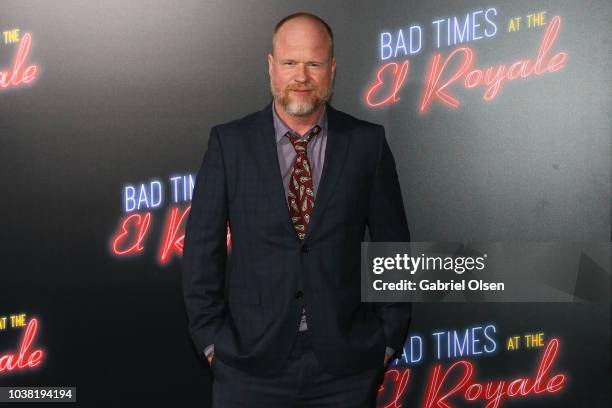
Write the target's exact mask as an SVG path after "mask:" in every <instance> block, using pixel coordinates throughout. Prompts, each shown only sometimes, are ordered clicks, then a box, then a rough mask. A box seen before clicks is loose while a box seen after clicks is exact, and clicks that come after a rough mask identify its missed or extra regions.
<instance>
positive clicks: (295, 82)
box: [268, 18, 336, 116]
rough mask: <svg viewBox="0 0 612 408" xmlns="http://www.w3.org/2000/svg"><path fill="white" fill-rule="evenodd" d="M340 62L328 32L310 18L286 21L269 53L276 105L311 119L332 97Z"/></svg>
mask: <svg viewBox="0 0 612 408" xmlns="http://www.w3.org/2000/svg"><path fill="white" fill-rule="evenodd" d="M335 71H336V60H335V59H334V58H333V57H332V56H331V50H330V47H329V39H328V37H327V32H326V31H325V28H323V27H322V26H321V25H320V24H318V23H316V22H313V21H310V20H307V19H300V18H297V19H294V20H290V21H288V22H286V23H285V24H283V26H282V27H281V28H280V29H279V31H278V32H277V34H276V42H275V44H274V49H273V55H272V54H268V72H269V73H270V88H271V91H272V95H273V96H274V99H275V100H276V102H277V103H278V104H279V105H280V106H281V107H282V108H283V109H284V110H285V112H287V113H288V114H290V115H293V116H308V115H310V114H311V113H313V112H314V111H316V110H317V108H318V107H320V106H321V105H322V104H324V103H325V102H326V101H327V100H328V99H329V97H330V96H331V92H332V87H333V81H334V73H335Z"/></svg>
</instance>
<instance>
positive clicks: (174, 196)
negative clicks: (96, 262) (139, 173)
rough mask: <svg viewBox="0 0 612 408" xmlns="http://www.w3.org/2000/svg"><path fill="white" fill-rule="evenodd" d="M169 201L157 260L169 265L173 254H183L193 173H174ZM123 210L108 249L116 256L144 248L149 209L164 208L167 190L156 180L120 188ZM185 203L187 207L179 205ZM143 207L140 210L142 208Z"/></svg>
mask: <svg viewBox="0 0 612 408" xmlns="http://www.w3.org/2000/svg"><path fill="white" fill-rule="evenodd" d="M168 185H169V189H168V190H169V201H170V202H171V203H172V205H171V206H170V207H168V209H167V211H166V219H165V222H164V225H163V229H162V233H161V234H162V235H161V239H160V242H159V247H158V250H157V261H158V263H159V264H160V265H166V264H168V263H169V262H170V261H171V260H172V259H173V257H174V256H177V257H181V256H182V255H183V241H184V239H185V226H186V223H187V219H188V218H189V211H190V210H191V205H190V204H189V202H190V201H191V198H192V196H193V188H194V185H195V178H194V176H193V175H192V174H185V175H176V176H172V177H170V178H169V183H168ZM122 196H123V210H124V211H125V213H126V215H125V216H123V217H122V218H121V219H120V220H119V224H118V226H117V229H116V231H115V233H114V234H113V236H112V237H111V241H110V251H111V253H112V254H113V255H115V256H117V257H132V256H137V255H140V254H142V253H143V252H144V251H145V247H146V240H147V237H148V236H149V235H150V227H151V224H152V222H153V213H152V211H151V210H157V209H160V208H163V206H164V204H165V203H166V189H165V188H164V184H163V183H162V182H161V181H160V180H159V179H153V180H151V181H149V182H146V183H139V184H136V185H133V184H127V185H125V186H124V187H123V194H122ZM182 203H187V205H186V206H181V205H180V204H182ZM141 210H143V211H141ZM226 245H227V247H228V250H229V249H230V248H231V232H230V230H229V225H228V227H227V233H226Z"/></svg>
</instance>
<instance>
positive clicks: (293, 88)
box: [285, 86, 313, 91]
mask: <svg viewBox="0 0 612 408" xmlns="http://www.w3.org/2000/svg"><path fill="white" fill-rule="evenodd" d="M285 90H287V91H312V90H313V88H302V87H299V86H288V87H287V88H285Z"/></svg>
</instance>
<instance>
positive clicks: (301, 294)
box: [295, 290, 304, 299]
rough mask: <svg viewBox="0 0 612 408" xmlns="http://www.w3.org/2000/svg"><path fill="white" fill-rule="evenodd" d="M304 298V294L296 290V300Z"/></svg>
mask: <svg viewBox="0 0 612 408" xmlns="http://www.w3.org/2000/svg"><path fill="white" fill-rule="evenodd" d="M302 296H304V294H303V293H302V291H301V290H296V291H295V298H296V299H300V298H301V297H302Z"/></svg>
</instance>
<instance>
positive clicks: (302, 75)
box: [294, 63, 308, 82]
mask: <svg viewBox="0 0 612 408" xmlns="http://www.w3.org/2000/svg"><path fill="white" fill-rule="evenodd" d="M294 79H295V80H296V81H297V82H307V81H308V70H307V69H306V64H304V63H300V64H297V67H296V71H295V77H294Z"/></svg>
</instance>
